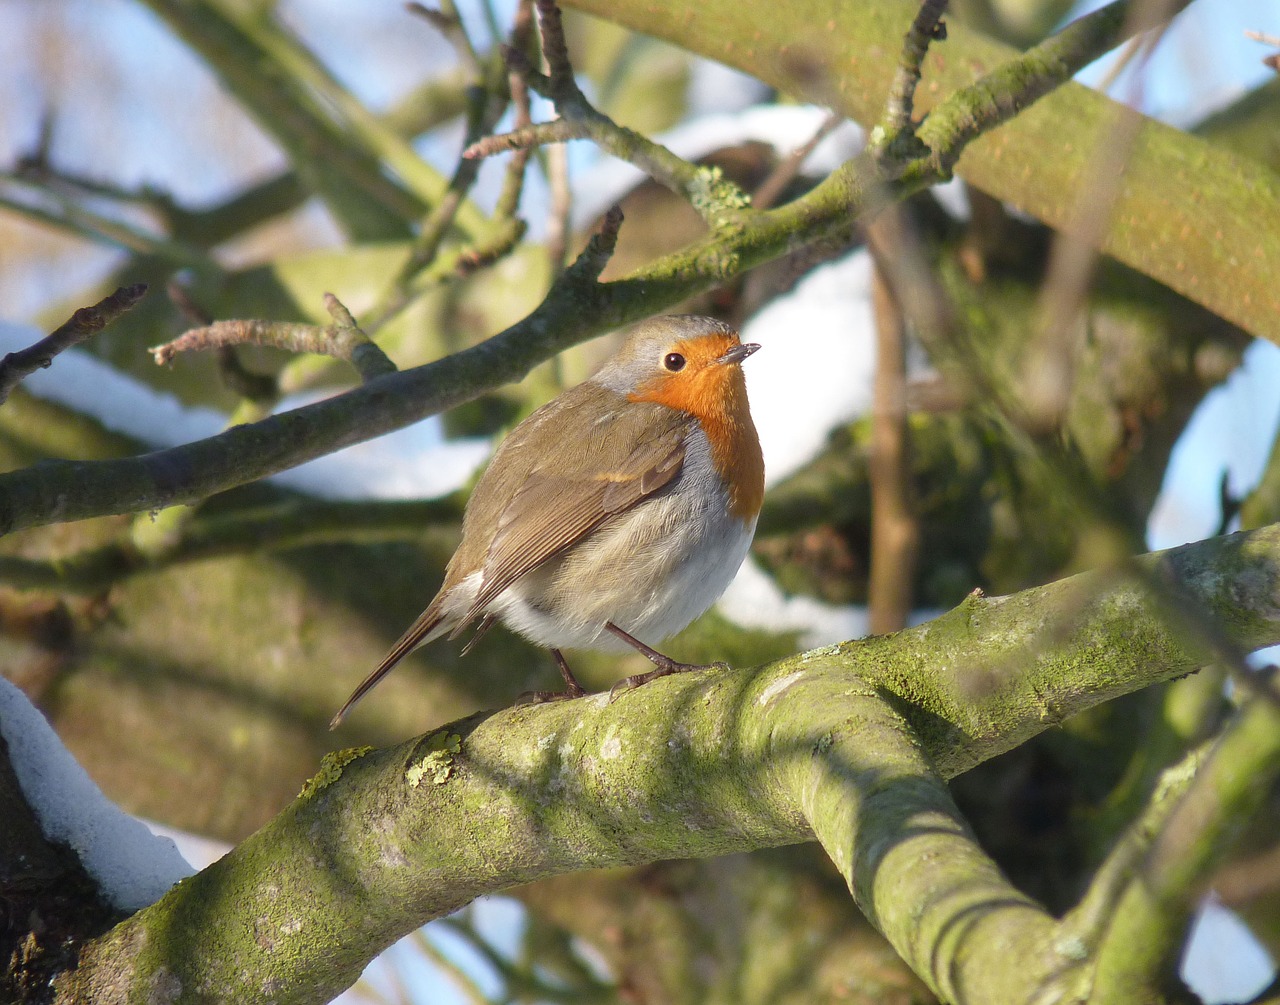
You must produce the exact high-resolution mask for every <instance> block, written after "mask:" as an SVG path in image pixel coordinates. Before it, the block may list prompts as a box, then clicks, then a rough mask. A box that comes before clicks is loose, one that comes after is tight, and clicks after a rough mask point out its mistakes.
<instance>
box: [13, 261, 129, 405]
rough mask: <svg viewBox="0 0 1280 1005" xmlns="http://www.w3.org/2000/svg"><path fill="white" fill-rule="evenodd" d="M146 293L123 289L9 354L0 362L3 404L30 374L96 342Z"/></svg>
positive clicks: (83, 308) (125, 287)
mask: <svg viewBox="0 0 1280 1005" xmlns="http://www.w3.org/2000/svg"><path fill="white" fill-rule="evenodd" d="M146 293H147V285H146V283H137V284H135V285H133V286H122V287H120V289H118V290H116V291H115V292H114V293H112V294H111V295H110V296H109V297H104V298H103V299H102V300H99V301H98V302H97V303H96V304H94V305H93V306H92V307H81V308H80V309H79V310H78V311H76V312H75V313H74V314H72V315H71V317H70V318H69V319H68V320H67V321H66V322H65V323H64V324H62V325H59V326H58V328H57V329H55V330H54V332H53V333H52V334H50V335H48V336H46V337H45V338H42V339H41V340H40V341H39V342H37V343H36V344H35V345H32V346H28V347H27V348H26V349H19V350H18V351H17V352H11V353H6V354H5V356H4V358H3V359H0V404H3V403H4V402H5V401H6V400H7V399H8V397H9V392H11V391H12V390H13V389H14V388H15V387H17V386H18V385H19V384H20V383H22V381H23V380H24V379H25V378H26V377H27V376H29V375H30V374H33V373H35V372H36V371H37V370H39V369H41V368H42V367H47V366H50V365H51V364H52V363H53V358H54V357H55V356H56V355H58V353H60V352H62V351H63V350H65V349H70V348H71V347H72V346H74V345H79V344H80V343H81V342H84V341H85V340H86V339H90V338H93V336H94V335H97V334H98V332H100V331H102V329H104V328H106V327H107V325H109V324H111V322H113V321H115V320H116V318H118V317H120V315H122V314H124V313H125V312H127V311H129V310H131V309H132V308H133V306H134V305H135V304H137V302H138V301H139V300H141V299H142V298H143V297H144V296H145V295H146Z"/></svg>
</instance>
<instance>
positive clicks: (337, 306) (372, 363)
mask: <svg viewBox="0 0 1280 1005" xmlns="http://www.w3.org/2000/svg"><path fill="white" fill-rule="evenodd" d="M324 306H325V309H326V310H327V311H328V312H329V313H330V315H332V317H333V319H334V323H333V324H331V325H310V324H303V323H300V322H292V321H245V320H231V321H215V322H214V323H213V324H210V325H205V326H203V327H200V328H192V329H190V330H189V331H186V332H184V333H183V334H181V335H179V336H178V337H177V338H176V339H174V340H173V341H172V342H166V343H165V344H164V345H160V346H156V347H155V348H153V349H151V355H152V356H154V357H155V361H156V363H158V364H160V365H161V366H164V365H165V364H167V363H170V362H172V361H173V358H174V357H175V356H176V355H177V354H178V353H180V352H191V351H193V350H197V349H216V348H223V347H226V346H235V345H266V346H273V347H274V348H277V349H287V350H289V351H290V352H310V353H317V354H319V355H322V356H332V357H333V358H334V359H341V360H345V361H346V362H348V363H350V364H351V365H352V366H354V367H355V368H356V370H357V372H358V373H359V374H360V377H361V379H362V380H365V381H369V380H372V379H373V378H374V377H380V376H382V375H383V374H387V373H393V372H395V369H396V366H395V364H394V363H392V362H391V360H390V359H388V358H387V355H386V353H384V352H383V351H382V350H381V349H379V348H378V347H377V345H375V344H374V343H373V342H372V341H371V340H370V338H369V336H368V335H366V334H365V333H364V332H363V331H362V330H361V329H360V326H359V325H357V324H356V322H355V319H354V318H353V317H352V316H351V312H350V311H348V310H347V309H346V307H344V306H343V305H342V303H341V302H340V301H339V300H338V298H337V297H335V296H334V295H333V294H332V293H326V294H325V295H324Z"/></svg>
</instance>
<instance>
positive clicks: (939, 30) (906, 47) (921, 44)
mask: <svg viewBox="0 0 1280 1005" xmlns="http://www.w3.org/2000/svg"><path fill="white" fill-rule="evenodd" d="M946 9H947V0H924V3H922V4H921V5H920V10H919V11H918V12H917V13H916V16H915V20H913V21H912V22H911V27H910V28H909V29H908V30H907V34H906V37H905V38H903V40H902V58H901V60H900V61H899V62H898V69H897V70H896V71H895V73H894V75H893V83H892V84H890V85H889V98H888V101H887V102H886V103H885V115H884V119H883V121H882V126H883V129H884V132H885V137H884V138H885V139H886V140H887V141H889V142H890V143H891V142H892V141H893V140H894V139H895V138H896V137H898V136H900V135H902V134H903V133H905V132H909V131H910V130H911V129H912V122H911V113H912V108H913V105H914V102H915V94H916V86H917V85H918V84H919V83H920V73H921V67H922V65H923V63H924V57H925V53H927V52H928V51H929V44H930V43H931V42H934V41H938V42H941V41H944V40H945V39H946V37H947V32H946V26H945V24H943V21H942V15H943V12H944V11H945V10H946Z"/></svg>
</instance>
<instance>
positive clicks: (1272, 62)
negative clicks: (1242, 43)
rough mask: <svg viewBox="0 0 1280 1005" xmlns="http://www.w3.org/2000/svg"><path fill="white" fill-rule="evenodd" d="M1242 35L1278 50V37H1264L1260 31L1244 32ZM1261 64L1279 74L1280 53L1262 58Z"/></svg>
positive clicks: (1279, 39) (1279, 47)
mask: <svg viewBox="0 0 1280 1005" xmlns="http://www.w3.org/2000/svg"><path fill="white" fill-rule="evenodd" d="M1244 34H1245V37H1246V38H1251V39H1253V40H1254V41H1255V42H1261V43H1262V44H1263V45H1271V46H1275V47H1276V48H1277V49H1280V36H1278V35H1266V34H1263V33H1262V32H1260V31H1246V32H1245V33H1244ZM1262 63H1263V65H1264V66H1269V67H1271V69H1273V70H1275V71H1276V72H1277V73H1280V53H1272V54H1271V55H1270V56H1263V57H1262Z"/></svg>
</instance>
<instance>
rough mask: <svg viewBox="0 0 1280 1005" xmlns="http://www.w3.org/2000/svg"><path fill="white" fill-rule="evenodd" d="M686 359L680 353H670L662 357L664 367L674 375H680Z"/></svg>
mask: <svg viewBox="0 0 1280 1005" xmlns="http://www.w3.org/2000/svg"><path fill="white" fill-rule="evenodd" d="M684 362H685V360H684V357H683V356H682V355H680V353H678V352H669V353H667V354H666V355H665V356H663V357H662V365H663V366H664V367H666V368H667V369H668V370H670V371H671V372H672V373H679V372H680V371H681V370H683V369H684Z"/></svg>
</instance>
